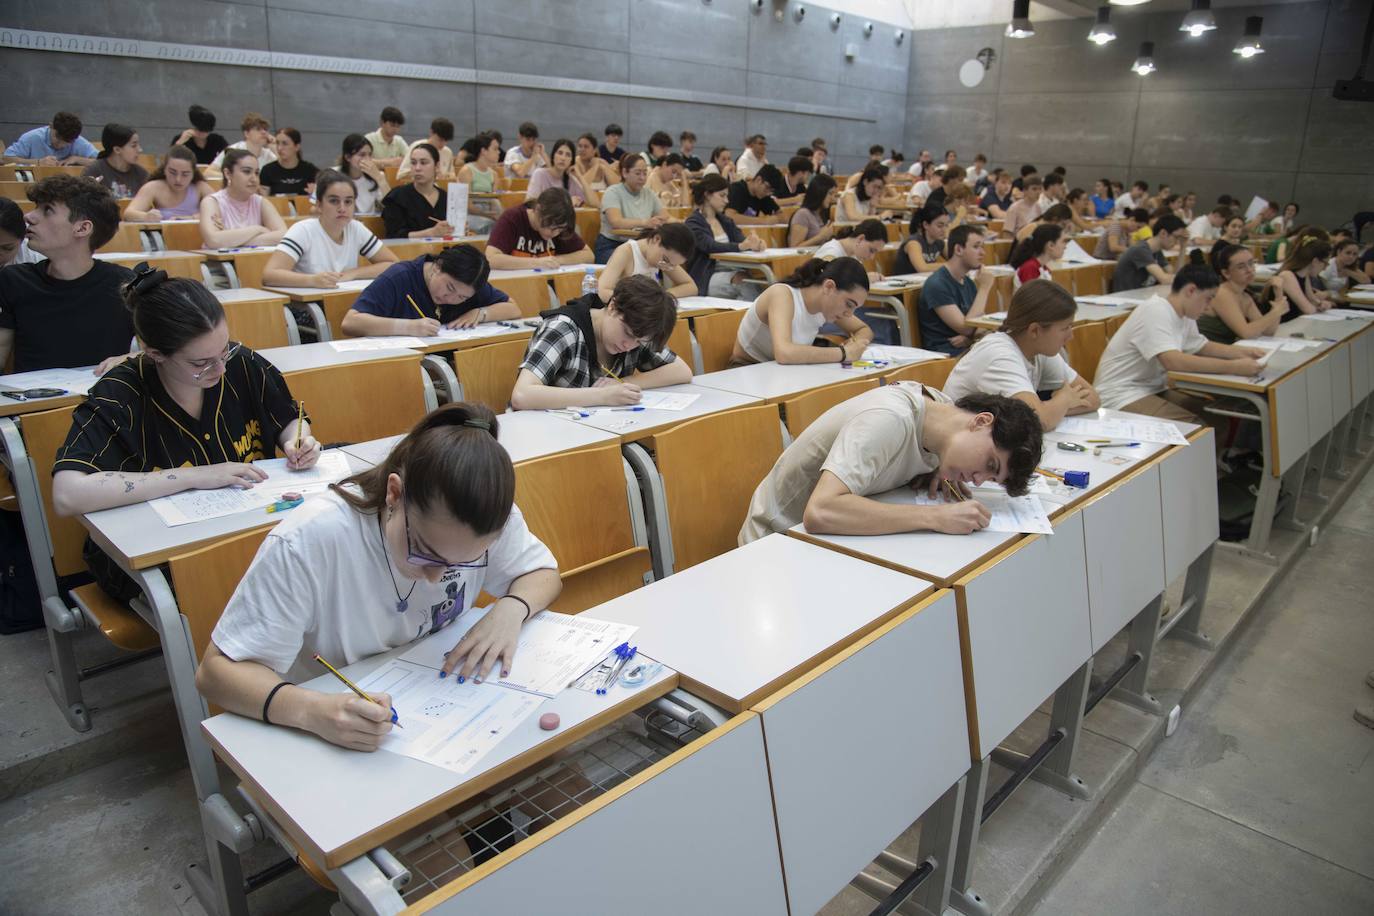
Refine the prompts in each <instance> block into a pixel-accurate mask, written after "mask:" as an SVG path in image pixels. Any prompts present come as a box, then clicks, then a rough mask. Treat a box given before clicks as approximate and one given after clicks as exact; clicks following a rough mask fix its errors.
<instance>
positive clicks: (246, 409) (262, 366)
mask: <svg viewBox="0 0 1374 916" xmlns="http://www.w3.org/2000/svg"><path fill="white" fill-rule="evenodd" d="M124 298H125V301H126V302H127V303H128V305H129V308H130V310H131V311H132V312H133V323H134V328H135V329H136V330H137V332H138V338H139V340H141V341H143V352H142V353H140V354H139V355H137V356H135V357H133V358H131V359H129V360H128V361H126V362H124V363H123V364H122V365H119V366H116V367H115V368H114V369H112V370H110V372H109V373H107V374H106V375H105V376H104V377H103V378H102V379H101V380H100V381H98V382H96V384H95V385H94V386H93V387H92V388H91V391H90V395H89V396H88V397H87V399H86V400H85V401H84V402H82V403H81V404H80V405H78V406H77V408H76V411H75V413H74V414H73V415H72V428H71V431H70V432H69V433H68V434H67V441H66V442H65V443H64V444H63V445H62V448H61V449H59V450H58V452H57V461H56V462H55V463H54V464H53V482H52V498H53V506H54V507H55V508H56V510H57V512H58V514H59V515H80V514H83V513H86V512H95V511H97V510H100V509H110V508H113V507H115V506H127V505H129V504H131V503H138V502H144V501H145V500H149V499H156V498H157V497H159V496H170V495H171V494H173V493H180V492H182V491H184V490H214V489H218V488H220V487H239V488H247V487H251V486H253V485H254V484H256V483H257V482H259V481H261V480H264V479H265V478H266V476H267V475H266V474H264V473H263V472H262V471H260V470H258V469H257V468H254V467H253V465H252V462H253V461H255V460H257V459H259V458H270V457H272V456H273V455H274V454H275V453H276V452H277V451H278V450H280V451H281V452H282V453H283V454H285V456H286V459H287V466H288V467H290V468H297V469H303V468H308V467H311V466H313V465H314V464H315V462H316V461H318V460H319V457H320V446H319V443H318V442H316V441H315V439H314V437H312V436H311V435H310V425H309V423H308V422H306V421H305V419H304V416H303V413H302V412H301V410H300V408H299V406H298V405H297V404H296V402H295V401H293V400H292V398H291V392H290V390H289V389H288V388H287V386H286V381H285V380H284V379H283V378H282V376H281V373H280V372H278V371H277V369H276V367H274V366H273V365H272V364H271V363H269V362H267V360H265V359H263V358H262V357H261V356H259V355H258V354H257V353H254V352H253V351H252V350H249V349H248V348H246V347H244V346H242V345H241V344H239V343H237V342H235V341H231V340H230V339H229V329H228V327H227V325H226V324H225V320H224V307H223V306H221V305H220V302H219V300H218V299H216V298H215V297H214V295H213V294H211V293H210V291H209V290H207V289H206V288H205V287H204V286H202V285H201V284H199V283H197V282H196V281H194V280H183V279H168V278H167V274H166V273H165V272H163V271H161V270H154V269H152V268H150V267H149V266H148V265H147V264H140V265H139V266H138V269H137V270H136V271H135V274H134V278H133V280H131V281H130V282H129V284H128V285H127V286H126V287H125V289H124ZM85 556H86V562H87V565H89V566H90V567H91V571H92V572H93V573H94V574H95V576H96V581H98V582H99V583H100V585H101V587H102V588H104V589H105V590H106V591H107V592H109V593H110V595H112V596H114V597H116V598H123V599H128V598H131V597H133V596H134V595H137V594H138V588H137V586H135V585H134V584H133V582H132V581H130V580H129V579H128V577H127V576H126V575H125V574H124V573H123V572H121V571H120V570H119V569H118V568H117V567H116V566H115V565H114V563H112V562H110V561H109V560H108V559H107V558H106V557H105V556H104V554H102V553H101V552H100V551H99V549H98V548H96V547H95V546H94V545H93V544H91V543H90V541H87V543H86V550H85Z"/></svg>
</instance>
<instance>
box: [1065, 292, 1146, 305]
mask: <svg viewBox="0 0 1374 916" xmlns="http://www.w3.org/2000/svg"><path fill="white" fill-rule="evenodd" d="M1078 301H1079V302H1086V303H1088V304H1090V305H1113V306H1120V307H1123V308H1134V307H1135V306H1137V305H1139V304H1140V303H1141V301H1142V300H1140V299H1132V298H1131V297H1130V296H1111V295H1103V296H1079V297H1078Z"/></svg>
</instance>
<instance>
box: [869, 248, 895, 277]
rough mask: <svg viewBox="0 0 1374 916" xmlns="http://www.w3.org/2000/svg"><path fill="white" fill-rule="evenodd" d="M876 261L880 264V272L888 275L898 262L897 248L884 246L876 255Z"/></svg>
mask: <svg viewBox="0 0 1374 916" xmlns="http://www.w3.org/2000/svg"><path fill="white" fill-rule="evenodd" d="M874 261H876V262H877V264H878V273H880V274H882V275H883V276H884V277H886V276H887V275H888V274H890V273H892V268H893V267H894V266H896V264H897V249H896V248H892V249H888V248H884V249H883V250H882V251H880V252H878V253H877V255H875V256H874Z"/></svg>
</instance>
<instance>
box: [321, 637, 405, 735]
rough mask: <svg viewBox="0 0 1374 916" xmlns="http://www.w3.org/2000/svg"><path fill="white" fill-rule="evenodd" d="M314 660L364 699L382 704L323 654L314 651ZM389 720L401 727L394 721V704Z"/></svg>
mask: <svg viewBox="0 0 1374 916" xmlns="http://www.w3.org/2000/svg"><path fill="white" fill-rule="evenodd" d="M315 661H317V662H319V663H320V664H321V665H324V666H325V667H326V668H328V669H329V673H330V674H332V675H334V676H335V677H336V678H338V679H339V680H341V681H343V685H344V686H345V687H347V688H348V689H349V690H351V691H353V692H354V693H356V694H357V695H358V696H359V697H361V698H363V699H364V700H367V701H368V702H369V703H376V704H377V705H378V706H381V705H382V704H381V703H380V702H378V701H377V700H374V699H372V697H370V696H368V695H367V694H365V693H363V692H362V691H361V690H359V689H358V685H357V684H355V683H353V682H352V681H350V680H349V679H348V678H346V677H344V674H343V672H342V671H340V670H339V669H338V668H335V667H334V666H333V665H331V664H329V662H327V661H325V660H324V656H322V655H320V654H319V653H318V652H317V653H315ZM391 722H392V724H394V725H395V726H396V727H397V728H400V727H401V723H400V722H397V721H396V708H395V707H394V706H393V707H392V709H391Z"/></svg>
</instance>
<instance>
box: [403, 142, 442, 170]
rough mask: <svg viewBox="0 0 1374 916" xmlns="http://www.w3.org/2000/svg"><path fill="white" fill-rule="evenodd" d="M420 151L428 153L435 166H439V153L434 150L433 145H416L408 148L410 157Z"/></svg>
mask: <svg viewBox="0 0 1374 916" xmlns="http://www.w3.org/2000/svg"><path fill="white" fill-rule="evenodd" d="M420 150H424V151H425V152H427V153H429V158H430V159H431V160H432V161H433V162H434V164H435V165H436V166H437V165H438V164H439V151H438V150H437V149H435V148H434V144H433V143H417V144H415V145H414V146H412V147H411V148H410V152H411V154H412V155H414V154H415V153H418V152H419V151H420Z"/></svg>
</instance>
